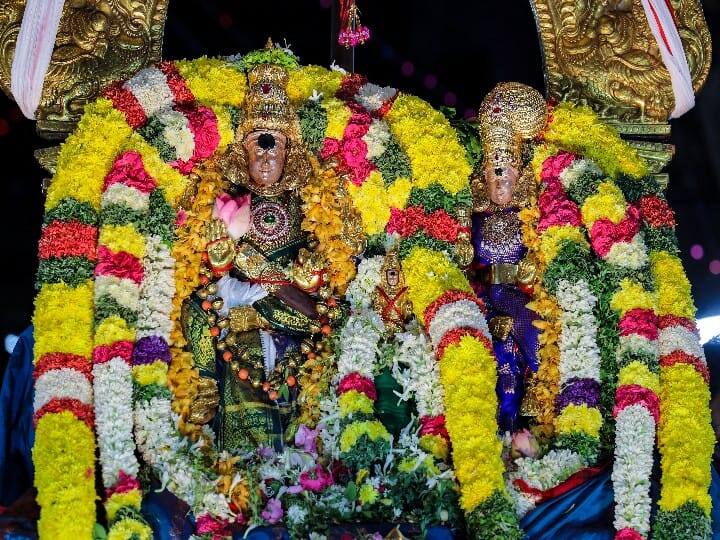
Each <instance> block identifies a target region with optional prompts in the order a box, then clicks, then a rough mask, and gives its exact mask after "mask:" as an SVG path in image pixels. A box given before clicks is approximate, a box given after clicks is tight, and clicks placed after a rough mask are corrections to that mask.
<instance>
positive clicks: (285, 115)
mask: <svg viewBox="0 0 720 540" xmlns="http://www.w3.org/2000/svg"><path fill="white" fill-rule="evenodd" d="M288 78H289V77H288V72H287V71H286V70H285V68H283V67H281V66H278V65H274V64H262V65H259V66H256V67H254V68H253V69H252V70H250V73H249V74H248V82H249V86H250V88H249V90H248V93H247V96H246V97H245V118H244V120H243V123H242V131H243V133H245V134H248V133H250V132H251V131H254V130H257V129H273V130H278V131H281V132H282V133H284V134H285V135H286V136H287V137H288V138H289V139H291V140H298V139H299V131H298V126H297V117H296V115H295V111H294V109H293V107H292V106H291V105H290V99H289V98H288V95H287V91H286V87H287V83H288Z"/></svg>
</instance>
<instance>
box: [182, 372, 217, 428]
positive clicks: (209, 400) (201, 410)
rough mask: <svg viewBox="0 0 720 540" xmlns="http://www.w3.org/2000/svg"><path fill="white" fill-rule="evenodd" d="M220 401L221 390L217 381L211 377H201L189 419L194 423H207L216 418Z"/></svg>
mask: <svg viewBox="0 0 720 540" xmlns="http://www.w3.org/2000/svg"><path fill="white" fill-rule="evenodd" d="M219 403H220V392H219V391H218V386H217V381H215V379H211V378H209V377H200V380H199V381H198V385H197V395H196V396H195V399H193V401H192V403H191V404H190V416H189V418H188V420H190V422H192V423H193V424H207V423H208V422H210V420H212V419H213V418H215V413H216V412H217V408H218V404H219Z"/></svg>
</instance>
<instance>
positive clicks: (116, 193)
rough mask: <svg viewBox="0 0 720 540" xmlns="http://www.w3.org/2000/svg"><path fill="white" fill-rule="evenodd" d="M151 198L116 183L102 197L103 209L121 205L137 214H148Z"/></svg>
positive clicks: (137, 190)
mask: <svg viewBox="0 0 720 540" xmlns="http://www.w3.org/2000/svg"><path fill="white" fill-rule="evenodd" d="M149 202H150V196H149V195H148V194H147V193H143V192H142V191H140V190H139V189H135V188H134V187H131V186H127V185H125V184H121V183H116V184H112V185H111V186H109V187H108V188H107V189H106V190H105V193H103V197H102V208H106V207H107V206H109V205H111V204H119V205H123V206H126V207H128V208H130V209H131V210H135V211H137V212H147V210H148V205H149Z"/></svg>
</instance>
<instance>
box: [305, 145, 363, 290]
mask: <svg viewBox="0 0 720 540" xmlns="http://www.w3.org/2000/svg"><path fill="white" fill-rule="evenodd" d="M312 161H313V168H314V171H315V174H314V175H313V177H312V178H311V179H310V180H309V181H308V183H307V184H306V185H305V186H303V188H302V199H303V201H306V202H305V203H304V205H303V215H304V219H303V222H302V228H303V230H305V231H307V232H309V233H310V234H312V235H313V236H314V237H315V238H316V239H317V241H318V246H317V248H316V252H317V253H318V254H320V255H321V256H322V257H323V258H324V259H325V261H326V262H327V270H328V274H329V277H330V286H331V287H332V289H333V291H334V292H335V293H336V294H339V295H342V294H344V293H345V289H346V288H347V286H348V283H350V281H352V279H353V278H354V277H355V263H354V262H353V257H355V256H357V255H359V254H360V252H361V251H362V248H363V247H364V245H363V243H362V242H361V241H360V236H361V235H362V231H361V229H360V226H359V223H358V221H359V220H358V216H357V212H356V211H355V209H354V208H352V205H351V203H350V201H349V200H348V197H347V195H346V194H345V192H344V189H343V186H342V182H341V180H340V179H339V178H338V176H337V174H336V173H335V171H334V169H332V168H324V169H321V168H320V166H319V164H318V163H317V161H316V160H315V159H313V160H312ZM353 238H354V239H356V240H355V241H349V239H353Z"/></svg>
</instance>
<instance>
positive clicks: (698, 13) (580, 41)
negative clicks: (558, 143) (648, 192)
mask: <svg viewBox="0 0 720 540" xmlns="http://www.w3.org/2000/svg"><path fill="white" fill-rule="evenodd" d="M530 4H531V6H532V9H533V13H534V15H535V21H536V23H537V28H538V33H539V37H540V43H541V46H542V53H543V60H544V64H545V66H544V67H545V84H546V87H547V95H548V97H549V98H551V99H555V100H557V101H570V102H573V103H578V104H583V105H588V106H590V107H591V108H592V109H593V110H594V111H595V112H597V113H598V114H599V115H600V116H601V117H602V118H603V119H605V120H606V121H608V122H609V123H610V124H613V125H614V127H615V128H616V129H617V130H618V131H619V132H620V133H621V134H623V135H624V136H626V137H627V138H629V139H632V138H633V137H635V136H641V137H643V138H645V139H644V140H629V142H630V144H631V145H633V146H634V147H635V148H636V149H637V150H638V152H639V154H640V155H641V156H642V157H643V158H645V159H646V160H648V162H649V165H650V170H651V172H652V173H655V174H658V173H660V172H661V171H662V169H663V168H664V167H665V166H666V165H667V164H668V163H669V161H670V160H671V159H672V156H673V153H674V148H673V147H672V146H671V145H669V144H666V143H665V142H664V141H663V140H664V139H666V138H667V137H669V135H670V126H669V124H668V118H669V117H670V114H671V112H672V110H673V108H674V106H675V99H674V95H673V91H672V85H671V83H670V74H669V73H668V71H667V69H666V68H665V65H664V63H663V61H662V57H661V56H660V51H659V49H658V47H657V43H656V42H655V38H654V36H653V34H652V31H651V30H650V26H649V25H648V22H647V18H646V16H645V12H644V10H643V7H642V4H641V2H640V1H639V0H582V1H577V0H530ZM670 4H671V6H672V9H673V10H674V12H675V17H676V24H677V27H678V31H679V34H680V38H681V39H682V42H683V45H684V49H685V55H686V57H687V60H688V64H689V67H690V74H691V76H692V79H693V88H694V90H695V92H697V91H698V90H700V88H701V87H702V85H703V84H704V83H705V79H706V78H707V76H708V72H709V70H710V60H711V39H710V31H709V29H708V27H707V23H706V22H705V18H704V15H703V11H702V7H701V4H700V0H670ZM647 137H653V138H655V139H656V140H650V141H648V140H647V139H646V138H647ZM658 180H660V181H661V182H663V181H664V182H666V181H667V177H666V175H659V177H658Z"/></svg>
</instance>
